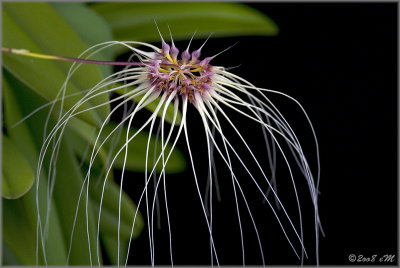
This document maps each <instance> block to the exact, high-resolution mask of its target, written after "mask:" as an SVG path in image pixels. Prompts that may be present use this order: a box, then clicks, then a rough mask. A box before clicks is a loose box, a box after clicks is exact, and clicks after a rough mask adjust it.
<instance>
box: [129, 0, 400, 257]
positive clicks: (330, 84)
mask: <svg viewBox="0 0 400 268" xmlns="http://www.w3.org/2000/svg"><path fill="white" fill-rule="evenodd" d="M250 6H252V7H254V8H256V9H258V10H260V11H261V12H264V13H265V14H266V15H268V16H269V17H270V18H271V19H273V20H274V21H275V22H276V24H277V25H278V26H279V28H280V33H279V34H278V35H277V36H271V37H238V38H221V39H211V40H210V41H209V42H208V44H207V45H206V46H205V49H204V55H205V54H208V55H212V54H215V53H217V52H219V51H221V50H223V49H224V48H226V47H228V46H229V45H232V44H233V43H235V42H237V41H239V42H238V44H237V45H236V46H235V47H234V48H232V49H231V50H229V51H227V52H226V53H224V54H222V55H221V56H219V57H218V58H217V59H216V60H215V65H223V66H225V67H231V66H237V65H239V64H240V66H239V67H237V68H235V69H233V70H231V72H233V73H235V74H238V75H240V76H241V77H243V78H245V79H247V80H248V81H251V82H252V83H253V84H255V85H257V86H259V87H264V88H270V89H274V90H278V91H282V92H284V93H286V94H288V95H290V96H292V97H294V98H296V99H297V100H299V102H300V103H301V104H302V105H303V107H304V108H305V109H306V110H307V112H308V114H309V115H310V117H311V120H312V122H313V124H314V127H315V130H316V132H317V135H318V141H319V145H320V159H321V185H320V193H321V194H320V197H319V201H320V204H319V206H320V216H321V220H322V224H323V228H324V231H325V234H326V236H325V237H323V238H321V239H320V264H322V265H341V264H342V265H343V264H351V262H349V261H348V257H349V255H350V254H356V255H357V256H359V255H363V256H365V257H370V256H372V255H374V254H377V255H378V257H381V256H384V255H385V254H397V253H398V247H397V232H398V230H397V227H398V222H397V212H398V207H397V72H398V69H397V58H398V57H397V46H398V43H397V3H380V4H377V3H298V4H294V3H281V4H278V3H254V4H250ZM194 28H195V26H194ZM194 44H195V45H200V44H201V41H196V42H194ZM178 45H179V46H180V47H181V48H183V47H185V46H186V42H178ZM273 101H274V102H275V103H277V104H278V106H279V107H281V109H282V112H283V114H284V115H285V116H287V118H288V120H289V122H290V123H291V124H292V125H293V127H294V129H295V132H296V133H297V134H298V136H299V137H300V140H301V141H302V137H304V145H303V147H304V148H307V149H305V150H306V154H308V156H309V157H310V159H311V160H310V161H311V163H312V165H313V168H314V170H315V167H316V166H315V158H313V153H314V151H313V150H314V147H313V144H312V139H311V133H310V131H309V129H308V128H307V127H305V126H307V125H306V121H304V118H303V117H301V113H300V112H299V110H298V109H296V108H293V107H295V105H293V103H290V102H288V101H282V99H279V98H276V99H274V100H273ZM280 102H281V103H280ZM192 114H193V117H192V118H191V121H190V122H189V126H190V127H192V128H193V130H192V133H191V143H192V144H193V148H192V149H193V150H194V151H195V152H197V151H200V152H201V151H202V150H203V151H202V153H205V152H206V151H204V150H205V149H204V147H205V140H204V139H203V138H201V137H202V135H203V133H204V132H203V131H202V128H201V122H200V119H199V118H198V117H196V116H195V115H194V113H192ZM237 120H241V118H237ZM196 122H197V123H196ZM243 122H244V123H240V122H239V123H238V125H239V126H240V127H241V128H242V129H243V131H244V132H247V134H250V135H252V133H253V132H257V131H258V132H260V131H259V130H258V129H252V128H250V127H248V128H247V125H246V123H245V122H248V121H243ZM196 135H197V136H196ZM255 135H256V134H255ZM261 141H262V140H260V142H261ZM261 146H262V145H261ZM178 147H179V148H180V149H181V150H182V151H183V152H185V153H187V150H186V147H185V143H184V139H181V141H180V143H179V144H178ZM255 147H257V146H255ZM256 150H257V149H256ZM200 152H199V153H198V154H199V155H200V157H199V156H197V159H198V160H197V162H196V168H198V170H199V173H200V174H206V172H207V170H206V169H207V161H206V159H207V158H206V155H205V154H204V155H203V158H201V153H200ZM195 157H196V156H195ZM187 159H189V158H188V157H187ZM188 163H189V162H188ZM218 164H219V165H220V166H221V167H223V163H222V162H220V163H218ZM187 170H188V171H187V172H185V173H183V174H180V175H171V176H168V186H167V187H168V190H167V191H168V198H169V199H168V201H169V208H170V213H171V219H172V226H173V227H172V228H173V230H172V231H173V239H174V240H173V247H174V260H175V264H197V265H209V264H210V249H209V241H208V233H207V229H206V227H205V226H206V225H205V221H204V215H203V214H202V210H201V207H200V203H199V200H198V196H197V193H196V188H195V184H194V180H193V175H192V173H191V172H190V167H189V166H188V169H187ZM204 170H205V171H204ZM202 172H203V173H202ZM204 172H205V173H204ZM224 172H225V173H224ZM243 175H245V174H243ZM224 176H228V178H229V173H227V172H226V170H225V171H224V169H223V168H221V170H219V179H220V188H221V195H222V202H221V203H218V202H216V203H215V207H216V211H217V212H218V213H219V214H218V215H220V217H221V223H218V221H217V220H216V222H215V230H216V231H215V234H216V236H217V237H216V241H218V242H217V243H218V245H217V250H219V251H218V254H219V257H220V263H221V264H229V265H241V264H242V259H241V250H240V239H239V238H240V236H239V233H238V229H237V228H238V224H237V218H235V215H236V214H235V213H236V212H235V208H234V207H233V205H232V204H233V203H232V202H233V199H230V198H232V197H231V196H232V189H231V188H229V187H231V185H230V181H229V180H226V179H225V180H226V181H225V182H224V179H223V177H224ZM278 179H279V178H278ZM128 184H129V183H128ZM244 184H245V183H244ZM203 185H204V184H203ZM302 186H303V187H304V186H305V185H302ZM302 186H301V185H300V184H299V186H298V187H299V188H301V187H302ZM278 187H282V188H280V189H278V190H280V193H282V192H283V193H284V192H285V185H283V186H282V185H280V186H278ZM125 188H126V189H131V190H130V191H131V195H132V196H133V198H134V199H135V200H137V194H138V193H140V191H139V190H140V189H137V190H138V191H136V190H134V189H135V187H134V185H126V187H125ZM228 188H229V189H228ZM132 189H133V190H132ZM289 189H291V188H289ZM203 190H204V187H203V188H202V191H203ZM224 191H225V192H227V193H226V194H224ZM300 191H301V190H300ZM306 192H307V191H304V193H306ZM291 194H293V193H292V192H291ZM135 196H136V197H135ZM303 196H304V198H303V199H302V200H304V203H302V207H304V208H305V210H304V213H305V217H306V216H310V215H311V214H309V212H310V211H309V210H310V207H311V203H310V199H309V198H308V199H307V195H306V194H305V195H303ZM252 197H253V196H252V194H251V193H249V195H248V198H252ZM257 198H258V199H256V200H257V201H260V198H259V197H258V196H257ZM229 202H230V203H229ZM161 205H162V206H163V203H161ZM307 207H308V209H307ZM294 209H296V208H294ZM289 210H290V209H289ZM141 211H142V212H144V207H142V208H141ZM161 211H162V213H164V212H163V211H164V210H163V209H162V210H161ZM264 212H265V214H262V213H264ZM293 212H294V213H297V211H296V210H294V211H293ZM242 213H243V215H242V217H243V218H246V219H247V221H248V215H247V214H245V210H243V212H242ZM254 213H255V214H258V218H257V222H258V223H259V229H263V230H262V231H261V233H262V235H263V237H262V239H263V241H264V243H263V246H264V251H265V254H266V263H267V264H300V261H299V260H298V259H297V258H296V256H295V255H294V254H293V251H292V250H291V249H290V246H289V244H288V243H287V242H285V239H284V236H283V234H282V232H281V231H279V230H280V229H279V226H277V225H276V220H275V219H274V218H273V215H272V214H271V213H270V212H269V209H268V208H267V207H266V205H264V206H259V207H255V212H254ZM227 215H233V216H231V218H226V217H228V216H227ZM263 215H265V216H263ZM225 216H226V217H225ZM222 218H224V219H225V220H224V219H222ZM311 219H312V217H311ZM161 220H162V226H163V227H162V229H161V231H156V235H157V237H158V239H157V240H156V243H157V244H156V254H157V255H156V264H169V251H168V236H167V235H166V234H167V228H166V221H165V217H164V216H163V217H162V218H161ZM304 224H305V225H307V224H308V225H310V224H311V229H310V227H305V228H306V231H307V233H306V234H305V236H306V247H307V249H308V252H309V254H310V259H309V260H306V261H305V263H306V264H315V250H314V242H313V239H314V237H313V231H312V224H313V221H312V220H311V221H310V218H308V220H307V219H305V222H304ZM264 227H265V228H264ZM245 228H246V229H245V230H246V231H245V235H246V240H245V241H246V263H247V264H261V261H260V255H259V252H258V251H257V250H258V247H257V241H256V240H255V239H254V232H253V230H252V226H251V224H249V222H248V223H247V225H245ZM264 229H265V230H266V231H264ZM147 240H148V236H147V230H146V229H145V230H144V232H143V233H142V235H141V236H140V238H139V239H137V240H135V241H134V242H133V247H134V248H135V249H134V250H133V251H134V255H133V254H132V256H131V258H130V262H132V263H133V264H149V253H148V251H149V250H148V242H147ZM395 261H396V262H397V259H395ZM358 264H366V263H358ZM373 264H375V265H376V264H379V265H382V264H384V263H378V262H377V261H375V263H373ZM390 264H392V265H393V263H390Z"/></svg>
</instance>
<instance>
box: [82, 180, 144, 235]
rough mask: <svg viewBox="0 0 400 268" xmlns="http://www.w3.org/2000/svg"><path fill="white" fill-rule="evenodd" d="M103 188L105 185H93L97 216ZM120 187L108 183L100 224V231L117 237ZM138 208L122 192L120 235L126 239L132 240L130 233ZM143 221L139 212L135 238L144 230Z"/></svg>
mask: <svg viewBox="0 0 400 268" xmlns="http://www.w3.org/2000/svg"><path fill="white" fill-rule="evenodd" d="M102 188H103V183H99V184H98V185H97V183H96V182H94V183H91V189H90V190H91V191H90V194H91V197H92V199H93V200H95V202H94V203H95V204H96V205H97V206H96V215H98V210H99V207H100V206H99V204H100V200H101V192H102ZM119 191H120V189H119V186H118V185H117V184H116V183H115V182H113V181H110V180H109V181H108V182H107V184H106V186H105V190H104V195H103V204H102V214H101V222H100V230H101V232H102V233H105V234H109V235H114V236H115V235H117V234H118V229H117V228H118V203H119ZM136 209H137V208H136V206H135V204H134V203H133V202H132V200H131V199H130V198H129V196H128V195H127V194H126V193H125V192H124V191H122V197H121V228H120V234H121V237H122V238H124V239H129V238H130V233H131V229H132V224H133V221H134V215H135V213H136ZM96 217H97V216H96ZM143 225H144V223H143V219H142V216H141V214H140V212H139V211H138V212H137V216H136V220H135V228H134V231H133V236H132V237H133V238H136V237H137V236H138V235H139V234H140V232H141V231H142V229H143Z"/></svg>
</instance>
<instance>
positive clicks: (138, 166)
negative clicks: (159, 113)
mask: <svg viewBox="0 0 400 268" xmlns="http://www.w3.org/2000/svg"><path fill="white" fill-rule="evenodd" d="M115 127H116V124H115V123H111V122H110V123H109V124H107V126H106V127H105V128H104V135H105V136H106V135H108V133H111V131H112V130H113V129H114V128H115ZM137 131H138V129H135V128H131V129H130V130H129V134H128V135H129V137H132V136H133V135H134V134H135V133H136V132H137ZM155 131H156V130H153V133H154V132H155ZM126 132H127V128H126V126H124V127H123V129H122V135H121V136H120V139H119V140H118V141H116V143H115V144H116V146H115V148H117V149H119V148H121V147H122V146H123V145H124V144H125V141H126ZM165 135H166V134H165ZM171 137H172V138H171V140H173V139H174V137H175V136H173V135H172V136H171ZM148 138H149V133H148V132H146V131H144V130H142V131H141V132H140V133H139V134H137V135H136V137H135V138H134V139H132V140H131V141H130V143H129V145H128V154H127V160H126V165H125V168H126V169H127V170H131V171H138V172H143V171H144V170H145V167H146V148H147V141H148ZM164 145H165V144H164ZM155 146H157V151H156V156H154V149H155ZM106 148H107V149H109V148H110V146H109V145H106ZM171 148H172V147H171V145H170V144H167V146H166V148H165V152H166V153H165V157H167V155H168V153H169V151H170V150H171ZM160 152H161V140H160V139H158V141H157V142H156V137H155V136H154V135H151V136H150V144H149V155H148V163H147V164H148V166H147V168H148V169H149V170H151V169H152V168H153V163H154V162H155V161H156V160H157V158H158V156H159V154H160ZM114 153H115V152H114ZM124 156H125V150H122V151H121V153H120V154H119V155H118V156H117V158H116V161H115V162H114V168H117V169H122V168H123V163H124ZM185 167H186V162H185V158H184V156H183V154H182V153H181V152H180V151H179V150H178V148H176V147H175V148H174V150H173V152H172V153H171V156H170V158H169V160H168V163H167V165H166V166H165V172H166V173H178V172H181V171H183V170H184V169H185ZM161 170H162V163H161V158H160V160H159V161H158V164H157V166H156V171H157V172H160V171H161Z"/></svg>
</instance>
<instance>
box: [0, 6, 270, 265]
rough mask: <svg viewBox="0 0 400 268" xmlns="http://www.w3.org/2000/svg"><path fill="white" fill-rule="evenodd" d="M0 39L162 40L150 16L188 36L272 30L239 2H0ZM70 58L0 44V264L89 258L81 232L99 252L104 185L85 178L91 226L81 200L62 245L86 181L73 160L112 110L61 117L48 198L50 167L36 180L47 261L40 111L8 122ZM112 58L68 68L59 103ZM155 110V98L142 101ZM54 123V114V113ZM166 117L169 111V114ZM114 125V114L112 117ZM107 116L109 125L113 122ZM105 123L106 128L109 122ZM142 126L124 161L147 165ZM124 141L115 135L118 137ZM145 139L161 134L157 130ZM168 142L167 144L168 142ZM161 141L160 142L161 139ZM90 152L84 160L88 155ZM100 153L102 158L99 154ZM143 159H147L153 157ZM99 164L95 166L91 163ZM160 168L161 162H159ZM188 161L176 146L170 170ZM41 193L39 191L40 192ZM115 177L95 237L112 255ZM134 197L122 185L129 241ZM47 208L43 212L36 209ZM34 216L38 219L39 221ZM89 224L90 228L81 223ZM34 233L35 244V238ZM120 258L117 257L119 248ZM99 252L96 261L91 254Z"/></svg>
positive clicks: (104, 71) (52, 46)
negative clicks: (40, 249) (62, 129)
mask: <svg viewBox="0 0 400 268" xmlns="http://www.w3.org/2000/svg"><path fill="white" fill-rule="evenodd" d="M2 15H3V47H9V48H23V49H28V50H30V51H32V52H37V53H43V54H50V55H60V56H71V57H77V56H78V55H79V54H80V53H81V52H83V51H84V50H85V49H87V48H88V47H90V46H93V45H95V44H97V43H100V42H104V41H110V40H123V41H129V40H135V41H142V42H154V41H159V36H158V33H157V31H156V28H155V25H154V20H156V21H157V23H158V25H159V26H160V28H161V31H163V32H166V31H165V30H166V27H167V25H169V26H170V27H171V29H173V35H174V38H175V39H177V40H188V39H190V37H191V35H192V34H193V32H194V31H195V30H196V31H197V33H196V36H195V38H203V37H205V36H208V35H209V33H210V32H212V33H213V34H214V35H213V37H222V36H238V35H275V34H277V32H278V28H277V26H276V25H275V24H274V23H273V21H271V20H270V19H269V18H268V17H266V16H265V15H264V14H262V13H259V12H258V11H256V10H253V9H251V8H249V7H248V6H245V5H242V4H239V3H200V2H199V3H190V4H187V3H179V2H176V3H145V2H142V3H133V2H132V3H91V4H85V3H55V2H53V3H33V2H31V3H28V2H26V3H22V2H20V3H12V2H6V3H3V10H2ZM122 52H123V50H111V49H110V50H105V51H104V52H101V53H99V54H98V55H97V56H96V59H98V60H113V59H115V57H116V56H118V55H119V54H120V53H122ZM70 66H71V64H70V63H68V62H59V61H48V60H41V59H31V58H26V57H22V56H18V55H12V54H7V53H3V84H2V85H3V87H2V89H3V93H2V94H3V107H4V108H3V111H4V113H3V138H2V144H3V154H2V156H3V172H2V174H3V180H2V197H3V252H2V253H3V254H2V257H3V258H2V263H3V264H6V265H35V264H36V261H38V264H40V265H41V264H44V263H45V262H46V263H47V264H48V265H65V264H70V265H87V264H89V263H90V259H89V251H88V237H89V239H90V242H91V245H92V247H91V251H92V256H96V254H95V250H96V243H97V241H96V231H95V230H96V228H97V227H96V226H95V222H97V219H96V215H97V213H98V209H99V200H100V198H101V187H96V186H95V183H91V187H90V194H89V197H90V198H89V200H88V206H89V215H88V217H89V220H90V221H89V223H90V224H89V226H86V218H85V217H86V216H85V209H84V204H85V202H86V201H82V202H81V206H80V207H79V209H78V211H77V216H78V217H77V223H76V226H75V229H74V236H73V240H72V251H71V255H70V257H69V259H68V257H67V255H68V249H69V245H70V238H71V234H72V226H73V221H74V217H75V213H76V207H77V200H78V197H79V193H80V191H81V187H82V185H83V180H84V175H83V174H84V172H83V170H82V167H81V165H80V163H79V161H80V159H82V158H83V159H84V158H85V156H84V152H83V150H84V148H85V147H86V146H85V145H87V144H89V145H91V146H93V144H94V141H95V138H96V136H94V135H93V133H95V132H96V130H98V128H99V122H102V120H104V118H105V117H106V116H107V114H108V112H109V111H110V107H109V106H108V105H104V106H101V107H99V108H98V109H97V108H96V109H95V110H91V112H85V113H81V114H80V115H78V116H77V117H76V118H74V119H73V120H71V123H70V124H68V125H67V128H66V133H67V134H68V135H64V137H63V139H62V141H61V147H60V153H59V159H58V163H59V164H58V176H57V182H56V183H55V186H54V195H53V199H52V200H50V201H49V200H47V198H46V196H45V193H46V187H47V176H48V174H46V172H45V171H43V172H42V173H41V178H40V184H39V185H38V189H39V193H40V196H38V201H39V208H40V210H41V211H46V210H47V209H48V208H50V211H51V213H50V214H49V225H48V226H49V229H48V230H47V231H48V236H47V240H46V243H45V251H46V260H45V259H44V257H43V255H42V254H39V259H38V260H36V247H37V244H36V243H37V240H36V238H37V236H36V231H37V229H36V228H37V211H36V201H35V198H36V196H35V194H36V189H35V188H36V187H32V185H37V184H36V183H35V181H36V177H35V176H36V175H35V174H36V167H37V161H38V157H39V152H40V148H41V144H42V142H43V140H42V137H43V129H44V122H45V119H46V116H47V112H48V110H47V112H46V110H44V111H39V112H37V113H36V114H34V115H33V116H31V117H29V118H28V119H26V120H24V121H22V123H20V124H18V125H17V126H14V124H15V123H17V122H18V121H20V120H21V119H22V118H24V116H26V115H28V114H29V113H30V112H32V111H33V110H35V109H36V108H37V107H40V106H41V105H45V104H47V103H48V102H49V101H52V100H54V98H55V97H56V95H57V93H58V91H59V89H60V87H61V85H62V83H63V81H64V80H65V78H66V74H67V72H68V69H69V67H70ZM111 72H112V69H111V67H110V66H96V65H89V64H88V65H84V66H82V67H81V68H80V71H79V72H77V73H76V74H74V76H73V77H72V80H71V83H70V84H69V89H68V90H69V93H77V95H75V96H74V97H71V98H68V99H66V100H65V102H64V103H63V108H64V109H69V108H71V107H72V106H73V105H74V104H75V103H76V102H77V101H78V100H79V99H80V98H81V97H82V96H83V94H82V93H80V92H81V91H82V90H84V89H87V88H90V87H92V86H93V85H94V84H95V83H96V82H98V81H100V80H101V79H103V78H104V77H106V76H107V75H109V74H111ZM109 97H110V96H109V95H106V94H102V95H101V96H99V97H96V98H93V99H92V100H90V102H88V103H86V104H85V105H83V106H82V108H81V109H87V108H91V107H93V106H95V105H98V104H100V103H104V102H107V101H108V100H109ZM148 109H150V110H152V109H154V104H153V105H152V106H151V105H150V106H149V107H148ZM51 120H52V121H53V123H54V120H56V118H55V116H53V117H51ZM166 120H167V121H170V120H171V111H170V110H169V112H168V114H167V118H166ZM111 125H112V123H111ZM111 125H110V126H111ZM110 126H107V128H106V129H105V133H107V131H108V132H109V131H110V129H109V128H110ZM147 137H148V133H145V132H141V133H140V135H138V137H137V139H139V140H141V142H135V143H132V145H129V149H130V150H129V154H128V163H127V166H126V169H127V170H129V171H135V172H144V170H145V160H144V159H143V157H142V156H143V152H144V151H145V149H146V142H145V141H147ZM122 142H123V141H122V140H121V144H122ZM151 143H152V144H153V146H154V144H155V143H160V141H156V140H155V138H152V139H151ZM168 146H169V145H168ZM159 147H160V146H159ZM107 150H109V146H107V144H106V146H105V147H103V148H102V149H101V151H100V153H99V154H100V157H99V159H100V160H98V161H100V162H99V163H95V164H94V170H93V172H94V173H96V172H99V173H100V172H101V166H102V165H103V164H104V161H107V160H106V156H107ZM86 160H87V159H86ZM102 161H103V162H102ZM150 161H152V160H151V159H150ZM96 164H97V165H96ZM114 168H115V169H121V168H122V159H119V158H118V159H117V161H116V163H115V165H114ZM157 169H158V170H159V169H160V167H157ZM184 169H185V159H184V156H183V154H182V153H181V152H180V151H179V150H178V149H175V152H174V153H173V155H172V156H171V160H170V163H169V164H168V166H167V167H166V172H167V173H177V172H181V171H182V170H184ZM42 193H43V194H42ZM118 197H119V186H118V185H117V184H116V183H115V182H114V181H113V179H112V174H111V179H109V181H108V184H107V190H106V191H105V192H104V201H103V213H102V224H101V225H100V241H101V243H102V244H103V248H104V252H103V253H105V254H107V258H108V259H109V260H110V261H111V263H113V264H115V263H116V261H117V256H116V254H117V252H116V243H117V233H118V230H117V223H118ZM135 211H136V206H135V204H134V203H133V202H132V200H131V199H130V198H129V197H128V195H127V194H125V193H123V195H122V208H121V221H122V222H121V228H120V232H121V241H122V243H123V245H122V248H126V246H127V243H128V241H129V236H130V229H131V226H132V221H133V217H134V214H135ZM41 214H45V213H41ZM44 216H45V215H41V221H42V222H44V221H45V217H44ZM143 225H144V223H143V220H142V218H141V217H140V213H139V218H138V219H137V220H136V225H135V230H134V235H133V237H134V238H135V237H137V236H138V235H139V234H140V231H141V229H142V228H143ZM87 230H88V231H89V233H88V235H87V233H86V231H87ZM41 242H42V241H39V244H40V246H41ZM121 257H122V259H124V256H121ZM96 261H97V260H94V263H96Z"/></svg>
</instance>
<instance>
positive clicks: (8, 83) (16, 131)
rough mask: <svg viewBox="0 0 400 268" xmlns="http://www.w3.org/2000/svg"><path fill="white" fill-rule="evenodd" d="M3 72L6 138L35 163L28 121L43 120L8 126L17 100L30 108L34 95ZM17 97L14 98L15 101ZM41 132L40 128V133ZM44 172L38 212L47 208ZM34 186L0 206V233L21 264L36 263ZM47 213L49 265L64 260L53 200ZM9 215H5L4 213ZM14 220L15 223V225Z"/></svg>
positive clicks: (17, 111) (17, 117) (14, 118)
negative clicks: (0, 228)
mask: <svg viewBox="0 0 400 268" xmlns="http://www.w3.org/2000/svg"><path fill="white" fill-rule="evenodd" d="M17 82H18V81H16V80H15V78H13V77H12V76H11V75H10V74H9V73H8V72H7V71H5V72H4V73H3V88H2V89H3V97H4V106H3V107H4V127H5V129H6V130H7V134H8V137H9V138H10V139H11V140H12V141H13V142H14V144H15V146H16V147H18V149H19V150H20V152H22V153H23V154H24V156H25V158H26V159H27V160H28V161H29V162H30V165H31V166H36V165H37V159H38V151H37V148H36V147H35V141H34V140H35V139H34V138H33V137H32V132H34V133H35V134H37V132H35V131H32V129H30V126H29V124H28V123H33V126H35V127H36V129H33V130H38V129H37V128H38V127H41V124H43V120H39V121H38V120H34V118H29V119H27V120H25V121H23V122H22V123H20V124H19V125H18V126H16V127H12V125H13V124H14V123H16V122H18V121H19V120H20V119H21V118H22V113H21V110H22V109H21V108H22V107H21V106H19V105H21V102H19V101H21V100H23V99H25V98H27V99H28V100H29V101H28V102H25V103H24V104H25V105H24V107H23V108H27V109H29V108H31V107H30V106H29V105H30V104H33V105H34V103H35V102H36V98H35V97H34V95H33V96H31V95H29V94H28V93H33V92H32V91H30V90H29V89H27V88H26V87H25V86H24V85H22V84H21V83H17ZM17 100H18V101H17ZM41 132H42V131H40V133H41ZM46 179H47V177H46V172H45V171H43V172H42V174H41V177H40V181H41V183H40V184H39V193H43V194H44V195H43V194H39V196H38V197H39V208H40V211H41V212H44V211H45V210H46V209H47V204H48V200H47V196H46V189H45V187H46ZM35 198H36V189H34V187H32V188H31V190H30V191H28V193H27V194H25V195H24V196H23V197H21V198H19V199H16V200H4V203H3V205H4V204H5V203H7V210H6V209H4V210H3V212H4V215H3V216H4V217H3V234H4V240H5V243H6V244H7V246H8V247H9V248H10V250H12V251H13V253H14V255H15V256H16V257H17V258H18V260H19V261H20V262H21V264H24V265H35V264H36V259H35V258H36V257H35V252H36V222H37V213H36V212H37V211H36V201H35ZM50 206H51V213H50V215H49V229H48V238H47V240H46V256H47V258H46V259H47V264H49V265H64V264H65V263H66V249H65V248H66V247H65V244H64V239H63V237H62V235H61V228H60V223H59V219H58V215H57V209H56V207H55V206H54V203H53V202H52V203H51V205H50ZM5 211H7V213H10V214H11V215H10V216H7V215H6V212H5ZM41 221H42V222H43V223H44V222H45V213H41ZM16 223H18V224H16ZM41 253H42V252H41V251H39V264H44V262H43V258H42V254H41Z"/></svg>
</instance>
